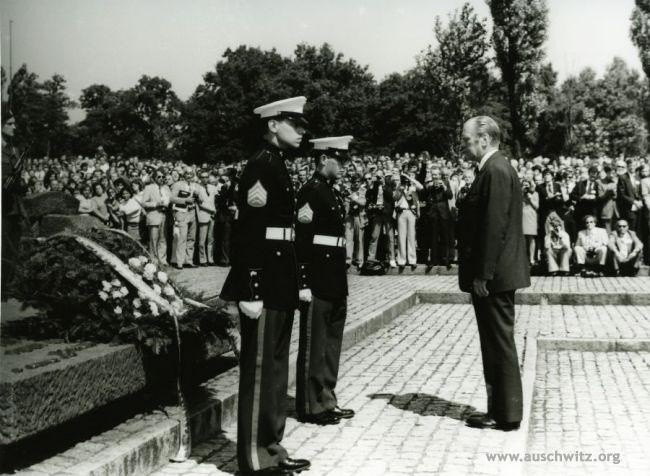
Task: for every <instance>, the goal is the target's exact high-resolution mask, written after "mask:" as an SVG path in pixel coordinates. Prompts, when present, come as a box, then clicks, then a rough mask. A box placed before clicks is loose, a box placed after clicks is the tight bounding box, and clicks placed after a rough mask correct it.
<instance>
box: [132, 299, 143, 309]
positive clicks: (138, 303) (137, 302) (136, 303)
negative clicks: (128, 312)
mask: <svg viewBox="0 0 650 476" xmlns="http://www.w3.org/2000/svg"><path fill="white" fill-rule="evenodd" d="M141 306H142V301H141V300H140V298H135V299H134V300H133V307H134V308H136V309H140V307H141Z"/></svg>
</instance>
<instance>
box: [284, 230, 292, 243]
mask: <svg viewBox="0 0 650 476" xmlns="http://www.w3.org/2000/svg"><path fill="white" fill-rule="evenodd" d="M287 234H288V235H289V236H288V237H287ZM282 239H283V240H285V241H293V228H283V229H282Z"/></svg>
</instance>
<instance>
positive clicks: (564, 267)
mask: <svg viewBox="0 0 650 476" xmlns="http://www.w3.org/2000/svg"><path fill="white" fill-rule="evenodd" d="M544 229H545V230H546V233H545V236H544V252H545V253H546V263H547V266H548V274H549V275H550V276H567V275H568V274H569V259H570V258H571V241H570V239H569V234H568V233H567V232H566V231H564V222H563V221H562V219H561V218H560V217H559V216H558V214H557V213H556V212H551V213H550V214H549V215H548V217H546V222H545V224H544Z"/></svg>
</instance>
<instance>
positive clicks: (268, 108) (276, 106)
mask: <svg viewBox="0 0 650 476" xmlns="http://www.w3.org/2000/svg"><path fill="white" fill-rule="evenodd" d="M306 102H307V98H306V97H305V96H298V97H295V98H289V99H282V100H280V101H275V102H272V103H270V104H265V105H264V106H260V107H256V108H255V109H254V110H253V113H255V114H259V116H260V118H265V117H275V116H279V115H280V114H282V113H289V114H302V108H303V107H304V106H305V103H306Z"/></svg>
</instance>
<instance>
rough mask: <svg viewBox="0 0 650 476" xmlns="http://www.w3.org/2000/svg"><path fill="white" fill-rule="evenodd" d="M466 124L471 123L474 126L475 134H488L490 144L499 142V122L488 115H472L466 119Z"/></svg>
mask: <svg viewBox="0 0 650 476" xmlns="http://www.w3.org/2000/svg"><path fill="white" fill-rule="evenodd" d="M467 124H471V125H472V126H473V127H474V130H475V131H476V135H483V134H485V135H488V136H490V145H499V143H500V142H501V129H499V124H497V121H495V120H494V119H492V118H491V117H490V116H475V117H472V118H471V119H469V120H468V121H467Z"/></svg>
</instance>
